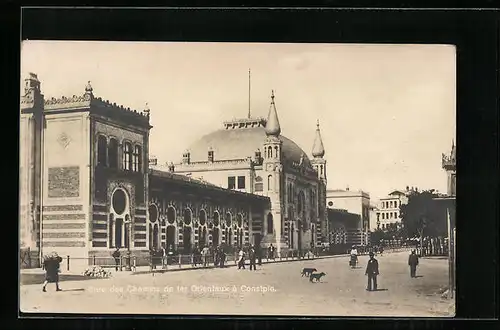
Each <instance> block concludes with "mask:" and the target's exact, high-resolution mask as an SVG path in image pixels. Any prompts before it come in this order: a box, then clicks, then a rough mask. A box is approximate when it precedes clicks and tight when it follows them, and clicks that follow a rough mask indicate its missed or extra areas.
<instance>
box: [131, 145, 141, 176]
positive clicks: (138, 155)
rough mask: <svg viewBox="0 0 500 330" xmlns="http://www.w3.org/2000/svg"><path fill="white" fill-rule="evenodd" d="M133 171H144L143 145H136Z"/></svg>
mask: <svg viewBox="0 0 500 330" xmlns="http://www.w3.org/2000/svg"><path fill="white" fill-rule="evenodd" d="M133 171H134V172H142V148H141V146H135V147H134V154H133Z"/></svg>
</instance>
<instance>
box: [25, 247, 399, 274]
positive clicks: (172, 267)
mask: <svg viewBox="0 0 500 330" xmlns="http://www.w3.org/2000/svg"><path fill="white" fill-rule="evenodd" d="M403 252H406V251H401V250H399V251H398V250H396V251H384V254H393V253H403ZM348 256H349V255H348V254H336V255H327V256H319V257H314V258H303V259H298V258H297V257H294V258H276V259H274V260H273V259H269V260H268V259H263V260H262V264H263V265H264V264H274V263H283V262H295V261H314V260H318V259H330V258H342V257H348ZM360 256H367V254H363V255H360ZM236 266H237V263H236V262H235V261H229V263H227V264H226V265H225V268H227V267H236ZM245 266H246V267H248V266H249V261H248V260H247V261H246V263H245ZM88 267H92V266H88ZM157 267H158V268H157V269H153V270H152V269H151V268H150V266H138V267H136V268H135V269H134V270H132V271H126V270H125V267H123V271H115V270H114V268H107V269H108V270H110V271H111V272H112V276H113V277H116V276H128V275H140V274H150V273H151V274H154V273H166V272H175V271H189V270H201V269H214V268H218V267H215V266H214V265H213V264H212V265H210V266H208V267H203V266H197V267H194V266H192V265H191V264H184V265H168V266H166V268H161V267H162V266H161V265H158V266H157ZM83 271H84V269H80V267H75V268H73V269H70V270H69V271H68V270H66V268H65V267H64V266H63V265H62V266H61V273H60V276H61V277H64V276H68V277H69V276H79V277H81V276H83V274H82V273H83ZM22 275H25V276H37V277H38V276H45V271H44V270H43V269H41V268H32V269H21V276H22Z"/></svg>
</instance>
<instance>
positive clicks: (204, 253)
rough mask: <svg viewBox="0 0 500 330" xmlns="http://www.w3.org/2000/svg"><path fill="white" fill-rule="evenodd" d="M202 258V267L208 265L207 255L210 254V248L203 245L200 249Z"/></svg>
mask: <svg viewBox="0 0 500 330" xmlns="http://www.w3.org/2000/svg"><path fill="white" fill-rule="evenodd" d="M201 254H202V258H203V267H207V266H208V255H209V254H210V249H209V248H208V246H205V247H203V250H201Z"/></svg>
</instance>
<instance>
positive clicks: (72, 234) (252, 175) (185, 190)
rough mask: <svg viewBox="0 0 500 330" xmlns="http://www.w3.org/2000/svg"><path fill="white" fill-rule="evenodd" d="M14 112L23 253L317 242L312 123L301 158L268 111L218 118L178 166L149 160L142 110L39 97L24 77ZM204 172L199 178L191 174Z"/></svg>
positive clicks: (322, 228)
mask: <svg viewBox="0 0 500 330" xmlns="http://www.w3.org/2000/svg"><path fill="white" fill-rule="evenodd" d="M24 82H25V88H24V94H23V95H22V97H21V102H20V105H21V115H20V244H21V248H23V249H29V250H30V251H31V253H32V254H33V256H40V255H43V254H46V253H49V252H51V251H56V252H58V253H59V254H60V255H70V256H73V257H82V258H86V257H91V256H109V255H110V253H111V252H112V251H114V249H115V248H116V247H121V248H125V249H127V250H130V251H131V253H132V254H133V255H143V254H146V253H148V251H149V249H151V248H153V249H156V248H159V247H160V246H162V245H163V246H166V247H168V246H171V245H173V246H174V248H175V249H176V250H178V251H180V252H185V253H188V252H190V250H191V249H192V247H193V246H194V245H198V246H202V245H206V244H212V245H218V244H220V243H225V244H227V245H230V246H235V247H236V246H245V245H248V244H259V245H261V246H263V247H267V246H269V245H270V244H274V245H275V246H276V247H277V250H278V253H279V252H280V250H289V249H307V248H310V247H311V246H319V245H320V244H321V242H322V241H324V240H327V239H328V238H327V237H328V235H327V233H328V229H327V226H328V221H327V211H326V160H325V159H324V158H323V156H324V154H325V151H324V147H323V142H322V140H321V134H320V130H319V123H318V125H317V126H318V127H317V129H316V139H315V141H314V144H313V150H312V156H313V159H309V157H308V156H307V155H306V153H305V152H303V150H302V149H301V148H300V147H298V146H297V145H296V144H295V143H294V142H293V141H292V140H290V139H288V138H286V137H284V136H282V135H281V134H280V133H281V128H280V124H279V120H278V116H277V111H276V107H275V102H274V95H272V100H271V106H270V109H269V116H268V118H267V119H263V118H245V119H241V120H234V121H229V122H225V123H224V124H223V128H222V129H221V130H217V131H215V132H213V133H210V134H208V135H206V136H204V137H202V138H201V139H200V141H198V142H197V143H196V144H195V145H193V146H192V147H191V148H189V149H188V151H187V152H186V153H185V154H184V155H183V157H182V161H180V162H178V163H176V164H174V163H169V164H165V165H164V166H161V165H158V164H155V160H153V162H152V163H150V161H151V160H150V157H149V133H150V130H151V129H152V126H151V125H150V120H149V119H150V110H149V109H148V108H146V109H143V110H140V111H137V110H132V109H129V108H126V107H124V106H121V105H117V104H116V103H113V102H110V101H108V100H104V99H102V98H100V97H97V96H95V95H94V91H93V88H92V86H91V85H90V82H89V83H88V84H87V86H86V87H85V91H84V93H83V94H80V95H73V96H63V97H60V98H50V99H48V98H47V99H46V98H45V97H44V95H43V94H42V92H41V83H40V81H39V80H38V77H37V76H36V74H30V75H29V76H28V77H27V78H26V79H25V81H24ZM201 177H203V178H201Z"/></svg>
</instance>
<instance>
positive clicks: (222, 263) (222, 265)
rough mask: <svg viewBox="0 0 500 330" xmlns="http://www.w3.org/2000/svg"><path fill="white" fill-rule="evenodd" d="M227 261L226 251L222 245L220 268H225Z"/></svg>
mask: <svg viewBox="0 0 500 330" xmlns="http://www.w3.org/2000/svg"><path fill="white" fill-rule="evenodd" d="M225 262H226V251H225V250H224V246H222V245H221V246H220V249H219V266H220V268H224V263H225Z"/></svg>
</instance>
